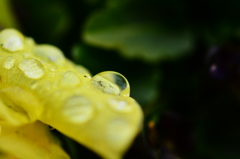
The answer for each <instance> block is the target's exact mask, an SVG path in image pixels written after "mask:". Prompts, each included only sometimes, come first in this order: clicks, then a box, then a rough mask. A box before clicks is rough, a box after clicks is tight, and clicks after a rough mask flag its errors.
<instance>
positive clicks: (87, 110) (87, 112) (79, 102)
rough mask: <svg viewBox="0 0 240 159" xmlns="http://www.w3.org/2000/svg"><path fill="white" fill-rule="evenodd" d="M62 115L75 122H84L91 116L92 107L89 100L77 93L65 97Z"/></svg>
mask: <svg viewBox="0 0 240 159" xmlns="http://www.w3.org/2000/svg"><path fill="white" fill-rule="evenodd" d="M63 112H64V115H65V116H66V117H67V118H69V119H70V120H71V121H73V122H76V123H84V122H86V121H88V120H89V119H90V118H92V116H93V112H94V108H93V106H92V105H91V102H90V101H89V100H88V99H87V98H85V97H83V96H79V95H75V96H72V97H70V98H69V99H67V101H66V102H65V104H64V111H63Z"/></svg>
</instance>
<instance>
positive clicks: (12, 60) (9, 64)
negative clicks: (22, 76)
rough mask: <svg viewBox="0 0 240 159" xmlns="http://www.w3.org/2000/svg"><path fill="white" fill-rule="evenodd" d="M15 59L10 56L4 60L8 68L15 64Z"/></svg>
mask: <svg viewBox="0 0 240 159" xmlns="http://www.w3.org/2000/svg"><path fill="white" fill-rule="evenodd" d="M14 62H15V59H14V58H13V57H12V56H8V57H7V58H6V59H5V61H4V67H5V68H6V69H11V68H13V66H14Z"/></svg>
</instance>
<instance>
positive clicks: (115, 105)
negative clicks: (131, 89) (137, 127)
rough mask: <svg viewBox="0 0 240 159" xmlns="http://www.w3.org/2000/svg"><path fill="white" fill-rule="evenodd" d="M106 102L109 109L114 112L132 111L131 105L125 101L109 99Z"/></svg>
mask: <svg viewBox="0 0 240 159" xmlns="http://www.w3.org/2000/svg"><path fill="white" fill-rule="evenodd" d="M108 101H109V106H110V108H111V109H113V110H114V111H117V112H123V113H129V112H131V111H132V110H133V105H132V103H129V102H128V101H126V100H121V99H115V98H110V99H109V100H108Z"/></svg>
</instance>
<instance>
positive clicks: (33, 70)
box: [18, 58, 45, 79]
mask: <svg viewBox="0 0 240 159" xmlns="http://www.w3.org/2000/svg"><path fill="white" fill-rule="evenodd" d="M18 68H19V69H20V70H22V71H23V73H24V74H25V75H26V76H27V77H29V78H32V79H39V78H41V77H42V76H43V75H44V74H45V71H44V66H43V65H42V64H41V63H40V62H39V61H38V60H36V59H32V58H30V59H26V60H23V61H22V62H21V63H20V64H19V65H18Z"/></svg>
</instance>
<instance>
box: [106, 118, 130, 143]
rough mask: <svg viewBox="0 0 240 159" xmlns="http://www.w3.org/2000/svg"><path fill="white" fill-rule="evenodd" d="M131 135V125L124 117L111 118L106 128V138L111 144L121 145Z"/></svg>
mask: <svg viewBox="0 0 240 159" xmlns="http://www.w3.org/2000/svg"><path fill="white" fill-rule="evenodd" d="M130 136H131V126H130V124H129V123H128V122H127V121H125V120H123V119H114V120H111V121H110V122H109V123H108V125H107V129H106V136H105V138H106V139H107V141H108V142H109V143H111V145H113V146H114V145H119V144H120V143H121V141H123V140H126V138H128V137H130Z"/></svg>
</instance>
